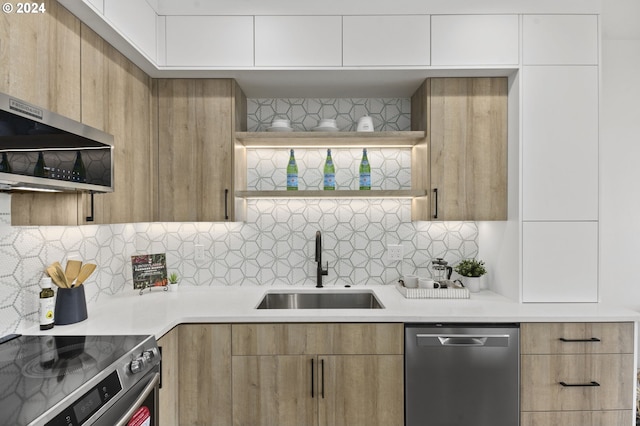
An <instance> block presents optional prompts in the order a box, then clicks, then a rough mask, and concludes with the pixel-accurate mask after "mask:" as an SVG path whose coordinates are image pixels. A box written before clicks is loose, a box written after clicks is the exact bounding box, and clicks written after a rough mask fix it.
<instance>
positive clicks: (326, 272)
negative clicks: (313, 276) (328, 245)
mask: <svg viewBox="0 0 640 426" xmlns="http://www.w3.org/2000/svg"><path fill="white" fill-rule="evenodd" d="M316 262H318V269H317V272H318V276H317V280H316V288H322V276H323V275H329V262H327V267H326V268H323V267H322V234H321V233H320V231H317V232H316Z"/></svg>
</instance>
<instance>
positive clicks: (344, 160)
mask: <svg viewBox="0 0 640 426" xmlns="http://www.w3.org/2000/svg"><path fill="white" fill-rule="evenodd" d="M294 151H295V158H296V163H297V165H298V189H300V190H303V189H322V184H323V169H324V162H325V159H326V157H327V150H326V149H315V148H304V149H302V148H300V149H295V150H294ZM331 157H332V158H333V164H334V165H335V168H336V185H337V186H336V189H338V190H340V189H358V188H359V172H358V171H359V167H360V160H361V159H362V149H354V148H337V149H332V150H331ZM367 158H368V159H369V164H370V165H371V188H372V189H411V149H410V148H368V149H367ZM288 162H289V150H288V149H286V148H284V149H247V189H249V190H257V191H268V190H276V189H277V190H280V189H281V190H284V189H286V186H287V181H286V178H287V163H288Z"/></svg>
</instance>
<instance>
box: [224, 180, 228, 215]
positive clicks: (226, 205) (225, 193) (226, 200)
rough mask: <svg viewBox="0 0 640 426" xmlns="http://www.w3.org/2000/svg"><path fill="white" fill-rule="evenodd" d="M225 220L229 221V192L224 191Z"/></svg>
mask: <svg viewBox="0 0 640 426" xmlns="http://www.w3.org/2000/svg"><path fill="white" fill-rule="evenodd" d="M224 220H229V190H228V189H227V188H225V189H224Z"/></svg>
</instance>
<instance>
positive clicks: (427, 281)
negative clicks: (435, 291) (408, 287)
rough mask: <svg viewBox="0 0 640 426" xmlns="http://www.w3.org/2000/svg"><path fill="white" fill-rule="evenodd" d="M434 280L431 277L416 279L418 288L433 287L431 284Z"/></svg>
mask: <svg viewBox="0 0 640 426" xmlns="http://www.w3.org/2000/svg"><path fill="white" fill-rule="evenodd" d="M435 283H436V282H435V281H434V280H432V279H431V278H420V279H419V280H418V287H420V288H433V285H434V284H435Z"/></svg>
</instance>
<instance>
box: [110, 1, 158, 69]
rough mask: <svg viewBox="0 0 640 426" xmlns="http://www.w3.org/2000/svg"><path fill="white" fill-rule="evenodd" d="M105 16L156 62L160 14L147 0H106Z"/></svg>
mask: <svg viewBox="0 0 640 426" xmlns="http://www.w3.org/2000/svg"><path fill="white" fill-rule="evenodd" d="M104 16H105V18H106V19H107V20H108V21H109V22H110V23H111V24H112V25H113V26H114V27H115V28H116V29H117V30H118V31H119V32H120V33H121V34H122V35H124V36H125V37H126V38H127V39H129V41H130V42H131V43H133V44H134V45H135V46H136V47H137V48H138V49H139V50H141V51H142V52H143V53H144V54H145V55H147V57H149V58H150V59H151V60H153V61H154V62H155V61H156V57H157V49H156V34H157V32H156V21H157V18H158V15H156V12H155V10H153V9H152V8H151V6H149V3H147V1H146V0H127V1H122V0H104Z"/></svg>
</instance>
